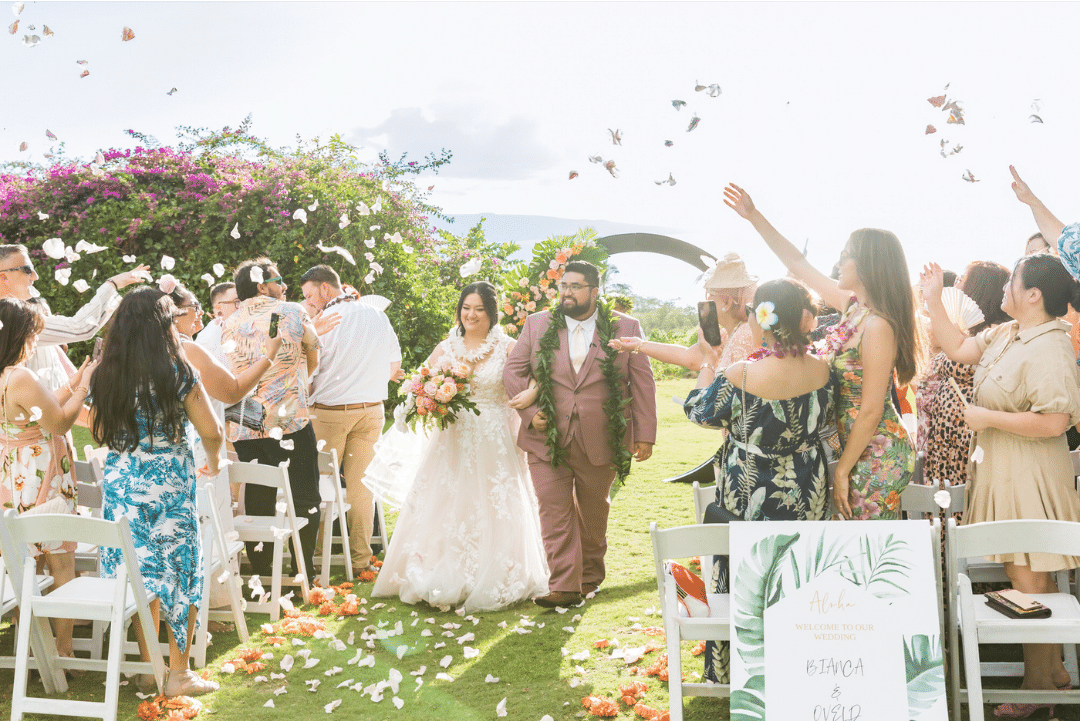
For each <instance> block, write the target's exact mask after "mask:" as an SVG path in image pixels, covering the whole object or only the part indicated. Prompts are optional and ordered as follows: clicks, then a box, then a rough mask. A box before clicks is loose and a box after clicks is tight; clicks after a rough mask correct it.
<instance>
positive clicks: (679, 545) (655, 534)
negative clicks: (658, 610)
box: [649, 521, 729, 598]
mask: <svg viewBox="0 0 1080 721" xmlns="http://www.w3.org/2000/svg"><path fill="white" fill-rule="evenodd" d="M728 530H729V529H728V524H726V523H705V524H697V525H693V526H677V527H675V528H667V529H661V528H660V527H659V526H657V525H656V522H655V521H653V522H652V523H651V524H650V525H649V534H650V535H651V536H652V544H653V561H654V563H655V565H656V589H657V591H658V592H659V593H660V597H661V598H663V596H664V561H667V560H670V559H674V558H691V557H693V556H726V555H728V545H729V543H728Z"/></svg>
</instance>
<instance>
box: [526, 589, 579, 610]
mask: <svg viewBox="0 0 1080 721" xmlns="http://www.w3.org/2000/svg"><path fill="white" fill-rule="evenodd" d="M533 603H535V604H536V605H537V606H540V607H541V608H556V607H558V606H562V607H566V606H574V605H576V604H579V603H581V594H580V593H575V592H573V591H552V592H551V593H549V594H548V595H546V596H539V597H537V598H534V599H533Z"/></svg>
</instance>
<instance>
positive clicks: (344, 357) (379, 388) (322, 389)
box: [309, 296, 401, 406]
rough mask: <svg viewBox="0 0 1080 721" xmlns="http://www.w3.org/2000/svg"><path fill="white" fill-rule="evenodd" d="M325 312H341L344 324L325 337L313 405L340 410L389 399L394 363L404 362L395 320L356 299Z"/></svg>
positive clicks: (339, 313) (311, 398) (314, 379)
mask: <svg viewBox="0 0 1080 721" xmlns="http://www.w3.org/2000/svg"><path fill="white" fill-rule="evenodd" d="M339 297H340V296H339ZM326 313H327V314H328V315H333V314H334V313H337V314H338V315H340V316H341V322H340V323H338V325H337V327H335V328H333V329H332V330H330V331H328V332H327V333H326V334H325V335H323V336H322V337H321V340H322V351H321V352H320V353H319V367H318V368H317V369H316V370H315V375H314V376H313V377H312V379H311V396H310V399H309V402H310V403H311V404H315V403H321V404H323V405H327V406H340V405H352V404H353V403H374V402H377V401H384V400H386V399H387V397H389V395H390V394H389V392H388V389H387V384H388V383H389V381H390V364H391V363H394V362H396V361H400V360H401V346H400V345H399V344H398V338H397V334H396V333H394V329H393V328H392V327H391V326H390V319H389V318H387V317H386V314H385V313H383V312H381V311H377V310H375V309H374V308H372V307H371V306H368V305H365V304H364V303H360V302H359V301H355V300H353V301H345V302H342V303H335V304H334V306H333V307H331V308H329V309H328V310H327V311H326Z"/></svg>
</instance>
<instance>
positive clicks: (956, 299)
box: [941, 287, 983, 331]
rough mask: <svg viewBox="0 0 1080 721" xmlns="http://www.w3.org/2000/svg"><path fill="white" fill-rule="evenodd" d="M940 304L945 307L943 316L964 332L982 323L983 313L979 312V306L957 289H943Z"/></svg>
mask: <svg viewBox="0 0 1080 721" xmlns="http://www.w3.org/2000/svg"><path fill="white" fill-rule="evenodd" d="M941 303H942V305H944V306H945V315H947V316H949V320H951V321H952V322H953V323H955V324H956V325H958V326H960V330H965V331H966V330H967V329H968V328H971V327H972V326H976V325H978V324H979V323H982V322H983V312H982V311H981V310H979V306H978V305H976V303H975V301H973V300H972V299H971V297H970V296H967V295H964V291H962V290H960V289H959V288H951V287H950V288H943V289H942V291H941Z"/></svg>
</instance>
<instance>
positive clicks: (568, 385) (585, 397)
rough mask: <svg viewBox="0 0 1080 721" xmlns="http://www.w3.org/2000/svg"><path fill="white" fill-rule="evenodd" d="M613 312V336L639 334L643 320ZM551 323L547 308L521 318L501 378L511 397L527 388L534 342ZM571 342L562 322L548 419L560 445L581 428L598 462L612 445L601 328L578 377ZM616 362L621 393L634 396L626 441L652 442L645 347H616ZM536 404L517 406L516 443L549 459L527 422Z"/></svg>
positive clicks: (652, 404)
mask: <svg viewBox="0 0 1080 721" xmlns="http://www.w3.org/2000/svg"><path fill="white" fill-rule="evenodd" d="M612 317H613V318H614V320H615V334H614V337H615V338H621V337H623V336H639V337H640V336H642V335H643V334H642V332H641V324H640V323H638V322H637V320H636V319H634V318H631V317H630V316H626V315H622V314H621V313H615V312H612ZM550 324H551V313H550V312H549V311H543V312H540V313H534V314H533V315H530V316H529V317H528V318H527V319H526V320H525V326H524V327H523V328H522V329H521V335H520V337H519V338H518V342H517V345H516V346H514V350H513V351H512V352H511V353H510V356H509V357H508V358H507V359H506V366H505V367H504V368H503V384H504V385H505V386H506V392H507V393H508V394H509V395H510V397H511V398H513V397H514V396H515V395H517V394H518V393H520V392H521V391H523V390H525V389H526V388H528V387H529V379H530V378H534V377H535V368H536V354H537V351H538V344H539V342H540V338H541V336H543V335H544V332H545V331H547V329H548V326H549V325H550ZM569 348H570V343H569V341H568V338H567V331H566V328H562V329H560V330H559V348H558V350H556V351H555V359H554V360H555V363H554V368H553V370H552V373H551V380H552V385H553V386H554V388H553V390H554V393H555V415H556V417H555V418H554V419H548V421H549V423H550V422H552V421H554V422H555V424H556V426H557V427H558V429H559V442H560V443H561V444H562V445H567V444H568V442H569V440H570V439H571V435H570V433H571V430H573V432H574V433H576V434H580V436H581V439H582V442H583V444H584V446H585V451H586V453H587V454H588V456H589V461H590V462H591V463H592V464H593V465H596V466H603V465H607V464H609V463H611V460H612V458H611V449H609V448H608V419H607V415H606V414H605V413H604V407H603V406H604V401H606V400H607V398H608V388H607V382H606V381H605V380H604V373H603V370H602V368H601V361H602V360H603V349H602V348H601V347H600V334H599V332H594V333H593V338H592V342H591V343H590V344H589V353H588V355H586V357H585V362H584V363H583V364H582V366H581V371H580V372H578V373H577V374H576V377H575V373H574V369H573V366H572V365H571V363H570V349H569ZM615 365H616V367H617V368H618V369H619V371H620V373H621V374H622V378H623V380H624V382H625V383H626V386H625V387H624V388H623V391H622V393H623V395H622V397H623V398H626V397H627V396H632V398H633V400H632V401H631V402H630V403H629V404H628V405H627V406H626V408H625V409H624V413H625V415H626V417H627V419H628V421H629V422H628V423H627V428H626V438H625V444H626V447H627V448H630V447H631V446H632V444H633V443H637V442H644V443H656V383H655V381H653V374H652V367H651V366H650V365H649V358H648V356H646V355H644V354H643V353H638V354H631V353H619V354H618V355H616V357H615ZM537 410H538V409H537V407H536V405H535V404H533V405H531V406H529V407H528V408H525V409H523V410H520V411H518V413H519V414H520V415H521V430H520V431H519V432H518V446H519V447H520V448H521V449H522V450H523V451H526V452H528V453H532V454H533V455H535V456H536V457H537V458H539V459H541V460H544V461H549V460H551V459H550V457H549V455H548V450H547V446H546V445H545V444H544V434H543V433H541V432H540V431H538V430H536V429H535V428H533V427H532V426H531V425H530V424H531V423H532V419H533V416H534V415H536V412H537ZM575 415H576V416H577V421H576V422H575V423H574V424H573V425H574V427H573V429H571V419H572V418H573V417H574V416H575Z"/></svg>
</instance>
